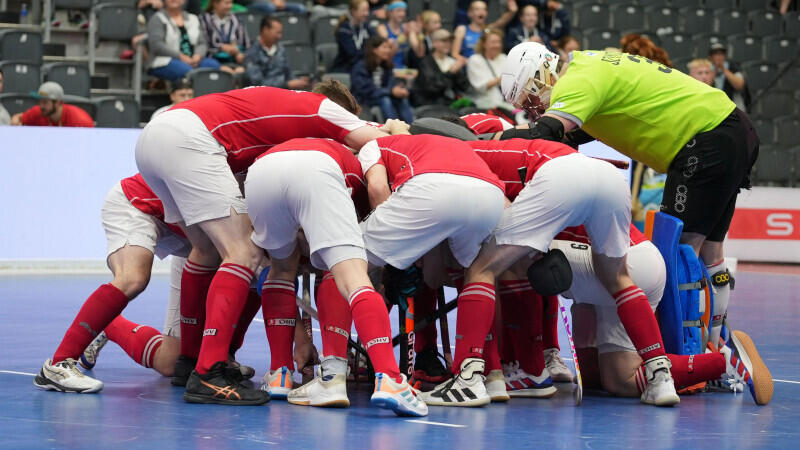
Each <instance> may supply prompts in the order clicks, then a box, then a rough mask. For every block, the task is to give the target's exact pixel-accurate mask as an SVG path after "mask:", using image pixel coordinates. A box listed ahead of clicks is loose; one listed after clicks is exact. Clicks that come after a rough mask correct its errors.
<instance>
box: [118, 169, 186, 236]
mask: <svg viewBox="0 0 800 450" xmlns="http://www.w3.org/2000/svg"><path fill="white" fill-rule="evenodd" d="M120 185H121V186H122V192H123V193H124V194H125V197H127V198H128V201H130V202H131V205H133V207H134V208H136V209H138V210H139V211H141V212H143V213H145V214H148V215H151V216H153V217H155V218H156V219H158V220H160V221H161V222H164V205H163V204H162V203H161V200H160V199H159V198H158V197H156V194H155V192H153V190H152V189H150V186H148V185H147V183H145V182H144V178H142V174H140V173H137V174H136V175H134V176H132V177H128V178H123V179H122V181H120ZM165 223H166V222H165ZM166 225H167V226H168V227H169V229H170V230H172V232H173V233H175V234H177V235H178V236H181V237H184V238H185V237H186V235H185V234H183V230H181V228H180V227H179V226H177V225H174V224H170V223H166Z"/></svg>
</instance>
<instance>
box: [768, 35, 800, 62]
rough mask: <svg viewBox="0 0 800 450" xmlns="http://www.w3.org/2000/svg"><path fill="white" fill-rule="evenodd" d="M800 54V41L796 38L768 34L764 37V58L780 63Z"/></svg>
mask: <svg viewBox="0 0 800 450" xmlns="http://www.w3.org/2000/svg"><path fill="white" fill-rule="evenodd" d="M798 56H800V42H798V40H797V39H792V38H787V37H782V36H768V37H765V38H764V59H766V60H767V61H770V62H774V63H777V64H782V63H785V62H787V61H790V60H792V59H793V58H797V57H798Z"/></svg>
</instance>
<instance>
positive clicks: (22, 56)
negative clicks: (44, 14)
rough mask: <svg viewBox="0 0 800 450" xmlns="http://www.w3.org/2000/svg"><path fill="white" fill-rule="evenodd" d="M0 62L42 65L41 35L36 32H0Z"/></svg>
mask: <svg viewBox="0 0 800 450" xmlns="http://www.w3.org/2000/svg"><path fill="white" fill-rule="evenodd" d="M0 61H26V62H30V63H33V64H36V65H41V64H42V34H41V33H39V32H38V31H22V30H2V31H0Z"/></svg>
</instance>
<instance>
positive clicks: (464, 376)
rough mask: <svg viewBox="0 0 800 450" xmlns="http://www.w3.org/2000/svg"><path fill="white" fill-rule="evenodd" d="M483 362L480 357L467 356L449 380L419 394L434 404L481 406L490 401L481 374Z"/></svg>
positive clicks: (426, 401)
mask: <svg viewBox="0 0 800 450" xmlns="http://www.w3.org/2000/svg"><path fill="white" fill-rule="evenodd" d="M483 369H484V362H483V360H482V359H480V358H467V359H465V360H464V361H463V362H462V363H461V372H460V373H459V374H458V375H456V376H455V377H453V378H451V379H450V380H447V381H445V382H444V383H442V384H440V385H438V386H436V387H435V388H434V389H433V390H432V391H430V392H423V393H422V394H421V396H422V400H424V401H425V403H427V404H429V405H436V406H483V405H487V404H489V402H491V401H492V399H491V397H489V393H488V392H486V386H485V385H484V384H483V382H484V380H485V379H486V378H485V377H484V376H483Z"/></svg>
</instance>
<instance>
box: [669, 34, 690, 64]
mask: <svg viewBox="0 0 800 450" xmlns="http://www.w3.org/2000/svg"><path fill="white" fill-rule="evenodd" d="M661 46H662V47H663V48H664V50H666V51H667V53H668V54H669V57H670V58H671V59H673V60H676V59H684V58H691V57H692V56H694V43H693V42H692V36H691V35H689V34H684V33H673V34H668V35H666V36H661Z"/></svg>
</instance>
